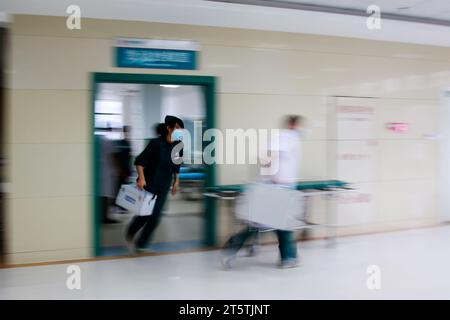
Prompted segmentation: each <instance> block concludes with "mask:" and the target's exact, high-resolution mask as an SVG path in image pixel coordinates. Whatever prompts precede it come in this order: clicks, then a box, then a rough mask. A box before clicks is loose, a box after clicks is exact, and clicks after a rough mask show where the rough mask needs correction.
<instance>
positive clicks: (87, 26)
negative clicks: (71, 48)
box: [13, 15, 450, 61]
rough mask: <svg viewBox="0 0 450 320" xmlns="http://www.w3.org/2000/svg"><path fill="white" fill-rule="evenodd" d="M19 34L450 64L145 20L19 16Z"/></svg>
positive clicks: (330, 42) (338, 43)
mask: <svg viewBox="0 0 450 320" xmlns="http://www.w3.org/2000/svg"><path fill="white" fill-rule="evenodd" d="M364 27H365V26H364ZM149 30H151V33H149ZM13 34H18V35H34V36H36V35H42V34H46V35H48V36H58V37H65V38H69V37H75V38H98V39H111V38H113V37H118V36H121V37H140V38H158V39H191V40H193V39H195V40H197V41H199V42H200V43H201V44H214V45H217V44H219V45H227V46H243V47H266V48H277V49H286V50H288V49H289V50H304V51H318V52H335V53H346V54H351V55H366V56H390V57H394V58H397V59H411V60H416V59H427V60H442V61H450V49H448V48H440V47H435V46H425V45H416V44H404V43H395V42H387V41H386V42H383V41H373V40H363V39H353V38H345V37H331V36H319V35H311V34H299V33H289V32H276V31H263V30H243V29H236V28H220V27H206V26H192V25H177V24H170V23H152V22H140V21H120V20H100V19H87V18H83V20H82V28H81V30H68V29H67V28H66V18H65V17H44V16H28V15H16V16H14V24H13ZM218 34H220V36H218Z"/></svg>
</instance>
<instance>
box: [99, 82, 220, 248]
mask: <svg viewBox="0 0 450 320" xmlns="http://www.w3.org/2000/svg"><path fill="white" fill-rule="evenodd" d="M92 85H93V95H92V111H93V117H92V128H93V160H92V165H93V211H94V214H93V217H94V237H93V238H94V255H95V256H117V255H123V254H127V250H126V246H125V239H124V234H125V229H126V227H127V225H128V223H129V221H130V219H132V217H133V214H132V213H129V212H127V211H126V210H124V209H122V208H120V207H117V206H115V204H114V200H115V196H116V195H117V192H118V189H119V187H120V185H121V184H133V183H135V181H136V176H137V173H136V171H135V168H134V166H133V161H134V158H135V157H136V156H137V155H138V154H139V153H140V152H141V151H142V150H143V149H144V148H145V146H146V145H147V143H148V141H149V139H151V138H154V137H156V131H155V125H156V124H157V123H160V122H162V120H163V119H164V117H165V116H166V115H168V114H170V115H174V116H178V117H180V118H181V119H182V120H183V121H184V123H185V131H187V132H188V133H189V134H190V136H194V130H199V129H200V130H201V131H200V133H201V132H204V130H207V129H209V128H213V127H214V122H215V116H214V115H215V78H214V77H208V76H180V75H153V74H152V75H148V74H124V73H94V74H93V84H92ZM199 125H200V128H199ZM125 132H126V133H125ZM198 132H199V131H197V134H198ZM125 137H126V139H125ZM125 140H126V141H128V144H127V145H128V146H129V148H128V149H129V152H128V153H129V157H128V158H129V161H127V163H128V164H129V168H130V170H129V174H127V177H126V179H125V180H124V179H123V178H119V177H118V175H117V171H111V170H113V169H112V168H113V167H111V166H108V165H105V163H106V162H105V159H112V158H114V159H116V158H117V157H116V155H117V154H118V151H119V149H118V146H120V145H123V143H122V142H123V141H125ZM105 146H106V147H105ZM202 148H203V146H202V145H201V144H200V145H198V143H197V144H196V143H191V147H190V148H185V149H186V150H184V155H183V159H184V160H185V161H184V163H183V165H182V167H181V170H180V192H179V193H178V194H177V195H176V196H170V197H169V199H168V201H167V203H166V205H165V207H164V214H163V218H162V219H161V223H160V225H159V227H158V228H157V230H156V231H155V233H154V235H153V237H152V241H151V245H150V247H149V249H151V250H152V251H156V252H168V251H169V252H170V251H172V252H173V251H184V250H192V249H198V248H201V247H205V246H214V245H215V212H214V206H213V203H212V202H211V201H209V200H207V199H204V197H203V190H204V188H206V187H209V186H214V184H215V170H214V166H213V165H204V164H203V160H202ZM109 155H111V156H112V157H110V156H109ZM186 159H189V161H186ZM108 168H109V169H108ZM113 172H114V173H113ZM120 176H121V177H122V175H120ZM115 177H116V178H115ZM105 208H106V210H105Z"/></svg>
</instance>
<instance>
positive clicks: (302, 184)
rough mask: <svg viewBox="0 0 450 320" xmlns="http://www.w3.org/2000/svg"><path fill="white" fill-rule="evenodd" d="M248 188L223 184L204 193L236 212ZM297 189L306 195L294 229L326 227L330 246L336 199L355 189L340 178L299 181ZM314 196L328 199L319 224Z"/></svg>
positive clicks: (334, 231) (332, 241)
mask: <svg viewBox="0 0 450 320" xmlns="http://www.w3.org/2000/svg"><path fill="white" fill-rule="evenodd" d="M245 190H246V185H222V186H215V187H210V188H206V192H205V193H204V195H205V196H206V197H211V198H214V199H217V200H220V201H224V202H225V203H226V204H227V206H228V208H229V210H230V211H231V212H233V213H234V212H235V208H236V200H237V199H238V197H239V196H241V195H243V193H244V192H245ZM296 190H298V191H301V192H302V196H303V197H304V201H303V208H302V211H303V212H302V213H301V215H299V216H300V218H299V219H300V220H299V223H298V225H295V226H293V227H292V229H293V230H302V229H303V230H308V229H316V228H325V229H326V240H327V245H328V246H333V245H335V244H336V235H337V232H336V228H337V214H336V202H335V200H336V199H337V198H338V196H339V195H340V194H342V193H347V192H351V191H355V190H354V189H353V188H351V187H350V184H349V183H347V182H344V181H339V180H313V181H299V182H298V183H297V184H296ZM312 197H322V198H323V199H325V200H326V219H325V223H322V224H317V223H312V222H311V221H310V218H311V199H312ZM240 222H241V223H244V224H248V225H250V224H249V221H240ZM250 223H251V222H250ZM272 230H274V229H272V228H261V229H259V231H260V232H266V231H272ZM255 241H256V243H254V244H253V245H250V248H249V250H250V254H251V253H252V252H251V251H252V250H254V245H255V244H257V242H258V239H256V240H255Z"/></svg>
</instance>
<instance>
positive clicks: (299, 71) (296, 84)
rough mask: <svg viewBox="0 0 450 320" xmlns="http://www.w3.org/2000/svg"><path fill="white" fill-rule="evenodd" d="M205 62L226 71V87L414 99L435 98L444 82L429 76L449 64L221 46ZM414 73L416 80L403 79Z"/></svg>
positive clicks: (206, 67) (209, 50) (208, 50)
mask: <svg viewBox="0 0 450 320" xmlns="http://www.w3.org/2000/svg"><path fill="white" fill-rule="evenodd" d="M202 62H203V63H202V67H203V71H205V72H206V73H210V74H215V75H220V76H221V85H220V89H221V90H222V92H233V93H264V94H285V95H289V94H305V95H352V96H358V95H362V96H381V97H383V96H384V97H395V96H407V97H414V98H430V97H431V98H436V96H437V95H438V94H439V90H438V89H441V86H440V85H439V84H438V83H434V84H433V86H431V84H432V83H433V82H430V77H431V75H432V74H433V73H437V72H441V71H442V70H443V68H445V67H446V65H443V64H442V63H435V62H424V61H414V60H398V59H389V58H380V57H365V56H350V55H338V54H324V53H311V52H299V51H288V50H273V49H262V48H241V47H227V48H224V47H220V46H205V47H204V53H203V59H202ZM218 68H221V69H222V70H220V71H217V69H218ZM410 75H416V76H417V79H416V78H414V79H415V80H414V81H412V82H411V83H409V82H406V81H403V80H404V79H406V77H407V76H410ZM444 80H449V81H450V73H449V74H448V75H446V76H445V77H443V79H441V80H440V82H439V83H441V82H443V81H444Z"/></svg>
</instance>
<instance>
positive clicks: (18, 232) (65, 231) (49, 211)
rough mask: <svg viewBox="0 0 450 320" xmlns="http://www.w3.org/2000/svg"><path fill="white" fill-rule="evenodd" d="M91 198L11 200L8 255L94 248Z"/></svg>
mask: <svg viewBox="0 0 450 320" xmlns="http://www.w3.org/2000/svg"><path fill="white" fill-rule="evenodd" d="M90 203H91V202H90V198H89V197H64V198H58V197H51V198H30V199H11V200H10V205H9V208H10V210H9V211H8V216H7V223H8V224H7V225H8V229H7V232H8V236H9V237H8V242H7V246H8V248H7V253H29V252H32V251H43V252H45V251H57V250H64V249H80V248H85V247H90V246H91V235H92V229H91V215H90Z"/></svg>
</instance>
